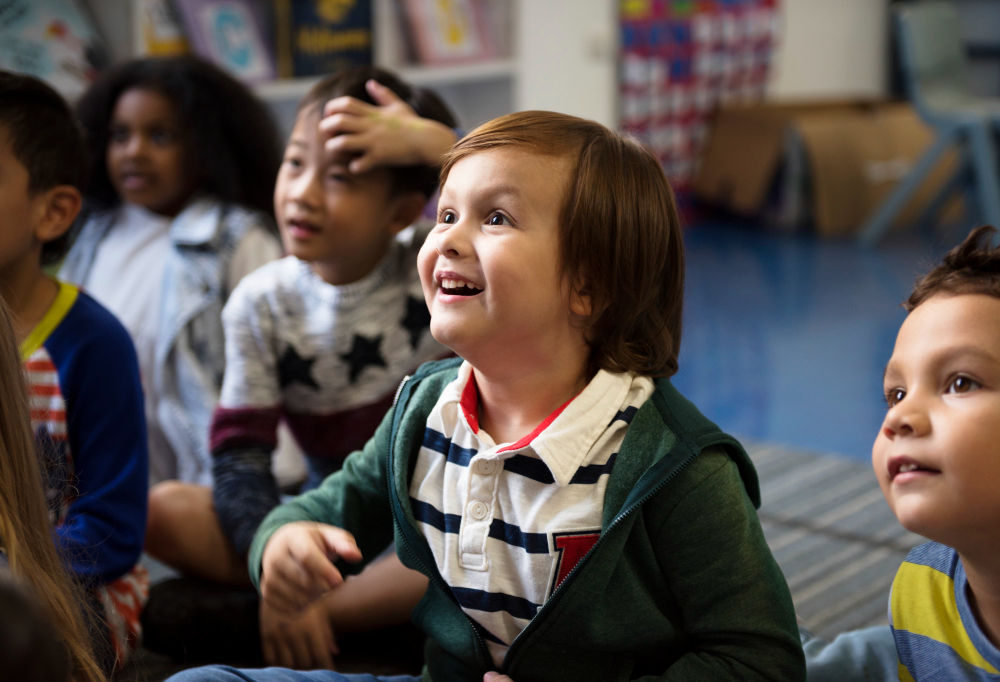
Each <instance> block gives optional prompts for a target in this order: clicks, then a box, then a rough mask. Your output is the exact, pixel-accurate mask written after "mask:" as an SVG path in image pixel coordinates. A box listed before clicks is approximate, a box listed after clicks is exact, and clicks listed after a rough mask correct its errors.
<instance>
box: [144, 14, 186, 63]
mask: <svg viewBox="0 0 1000 682" xmlns="http://www.w3.org/2000/svg"><path fill="white" fill-rule="evenodd" d="M132 20H133V24H134V25H133V30H132V35H133V37H134V39H135V45H134V52H135V54H137V55H144V56H150V57H165V56H170V55H177V54H186V53H187V52H189V51H190V46H189V45H188V41H187V37H186V36H185V35H184V28H183V27H182V26H181V19H180V17H179V16H178V15H177V12H176V10H175V9H174V6H173V3H172V2H170V0H132Z"/></svg>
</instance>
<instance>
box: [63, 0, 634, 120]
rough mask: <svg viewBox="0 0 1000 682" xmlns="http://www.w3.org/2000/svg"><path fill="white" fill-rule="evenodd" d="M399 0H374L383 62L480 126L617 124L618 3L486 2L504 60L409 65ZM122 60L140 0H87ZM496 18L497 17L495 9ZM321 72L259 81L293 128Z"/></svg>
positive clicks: (130, 52) (378, 56) (378, 57)
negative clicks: (537, 120) (553, 118)
mask: <svg viewBox="0 0 1000 682" xmlns="http://www.w3.org/2000/svg"><path fill="white" fill-rule="evenodd" d="M395 3H396V0H373V23H374V25H373V31H374V46H375V63H376V64H378V65H379V66H382V67H385V68H388V69H391V70H393V71H396V72H397V73H399V74H400V76H402V77H403V78H404V79H405V80H407V81H408V82H410V83H413V84H414V85H418V86H421V87H431V88H434V90H435V91H437V92H438V93H439V94H440V95H441V96H442V97H443V98H444V100H445V101H446V102H447V103H448V104H449V106H451V107H452V109H453V110H454V111H455V113H456V115H457V116H458V118H459V121H460V123H461V125H462V126H463V127H464V128H466V129H469V128H472V127H474V126H475V125H477V124H479V123H481V122H483V121H486V120H488V119H490V118H494V117H496V116H500V115H502V114H505V113H508V112H511V111H517V110H522V109H549V110H552V111H562V112H566V113H570V114H574V115H577V116H582V117H585V118H591V119H594V120H597V121H599V122H601V123H604V124H605V125H609V126H616V125H617V123H618V78H617V76H618V66H617V57H618V47H617V35H618V15H617V12H618V0H504V1H503V2H500V1H499V0H487V3H488V6H489V7H490V8H491V11H497V8H501V10H500V12H501V14H500V17H499V19H498V21H500V22H506V24H503V25H504V26H505V29H504V30H501V31H500V33H502V34H506V35H507V36H508V38H507V39H506V45H505V46H503V49H501V51H500V52H501V54H504V55H506V56H503V57H501V58H498V59H494V60H490V61H485V62H477V63H470V64H462V65H455V66H422V65H412V64H408V63H407V62H406V55H405V50H404V48H403V46H404V38H403V36H402V34H401V26H400V22H399V18H398V17H397V16H396V11H397V9H396V4H395ZM82 4H83V5H84V6H86V8H88V9H89V10H90V13H91V15H92V16H93V17H94V19H95V21H96V23H97V26H98V29H99V30H100V32H101V34H102V35H103V36H104V37H105V40H106V41H107V43H108V46H109V48H110V52H111V55H112V56H113V58H114V59H116V60H120V59H128V58H131V57H134V56H136V55H135V43H134V39H133V30H134V27H133V19H132V14H131V13H132V3H131V2H128V1H126V0H82ZM494 18H495V20H497V18H496V15H494ZM316 80H317V79H315V78H295V79H279V80H276V81H272V82H270V83H265V84H262V85H258V86H256V87H255V91H256V92H257V94H258V96H260V97H261V98H262V99H264V100H265V101H266V102H267V103H268V104H269V106H270V107H271V109H272V111H274V114H275V117H276V118H277V120H278V123H279V125H280V126H281V128H282V129H283V131H285V132H288V131H289V130H290V128H291V122H292V121H293V120H294V111H295V105H296V103H297V102H298V100H299V99H300V98H301V97H302V95H303V94H305V92H306V91H307V90H308V89H309V88H310V87H311V86H312V84H313V83H315V82H316Z"/></svg>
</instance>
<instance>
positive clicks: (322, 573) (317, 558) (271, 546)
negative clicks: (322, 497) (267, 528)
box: [260, 521, 361, 613]
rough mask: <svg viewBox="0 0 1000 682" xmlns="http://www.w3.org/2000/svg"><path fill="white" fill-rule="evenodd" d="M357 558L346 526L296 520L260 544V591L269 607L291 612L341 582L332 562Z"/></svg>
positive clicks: (354, 546)
mask: <svg viewBox="0 0 1000 682" xmlns="http://www.w3.org/2000/svg"><path fill="white" fill-rule="evenodd" d="M337 559H343V560H344V561H349V562H352V563H353V562H355V561H361V551H360V550H359V549H358V546H357V544H356V543H355V542H354V537H353V536H352V535H351V534H350V533H348V532H347V531H346V530H342V529H340V528H335V527H334V526H328V525H326V524H324V523H315V522H311V521H297V522H295V523H289V524H288V525H286V526H282V527H281V528H280V529H278V530H277V531H276V532H275V533H274V535H272V536H271V539H270V540H268V541H267V546H265V547H264V556H263V558H262V560H261V569H262V573H261V581H260V593H261V595H262V596H263V597H264V599H266V600H267V601H268V602H270V605H271V607H272V608H274V609H275V610H276V611H283V612H285V613H295V612H297V611H300V610H301V609H303V608H305V607H306V606H307V605H308V604H310V603H311V602H312V601H314V600H315V599H317V598H318V597H319V596H320V595H322V594H323V593H325V592H329V591H330V590H332V589H333V588H335V587H338V586H339V585H341V584H343V582H344V578H343V577H342V576H341V575H340V571H338V570H337V568H336V566H334V565H333V562H334V561H336V560H337Z"/></svg>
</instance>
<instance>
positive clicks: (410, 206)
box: [390, 192, 427, 233]
mask: <svg viewBox="0 0 1000 682" xmlns="http://www.w3.org/2000/svg"><path fill="white" fill-rule="evenodd" d="M395 202H396V212H395V214H394V215H393V217H392V223H391V224H390V228H391V229H392V231H393V233H396V232H399V231H400V230H402V229H404V228H406V227H407V226H409V225H412V224H413V223H414V222H416V220H417V218H419V217H420V214H421V213H423V211H424V206H426V205H427V197H426V196H424V195H423V194H422V193H421V192H407V193H406V194H403V195H401V196H398V197H396V199H395Z"/></svg>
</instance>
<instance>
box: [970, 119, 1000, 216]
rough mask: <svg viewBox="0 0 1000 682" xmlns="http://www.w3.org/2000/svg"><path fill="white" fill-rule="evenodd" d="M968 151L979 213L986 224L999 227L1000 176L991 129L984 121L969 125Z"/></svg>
mask: <svg viewBox="0 0 1000 682" xmlns="http://www.w3.org/2000/svg"><path fill="white" fill-rule="evenodd" d="M968 134H969V152H970V154H971V155H972V167H973V172H974V173H975V174H976V194H977V195H978V197H979V215H980V217H981V219H982V220H984V221H985V222H986V223H987V224H989V225H993V226H994V227H998V228H1000V176H998V174H997V155H996V150H995V149H994V147H993V130H992V128H991V127H989V126H988V125H987V124H986V123H979V124H975V125H972V126H969V133H968Z"/></svg>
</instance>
